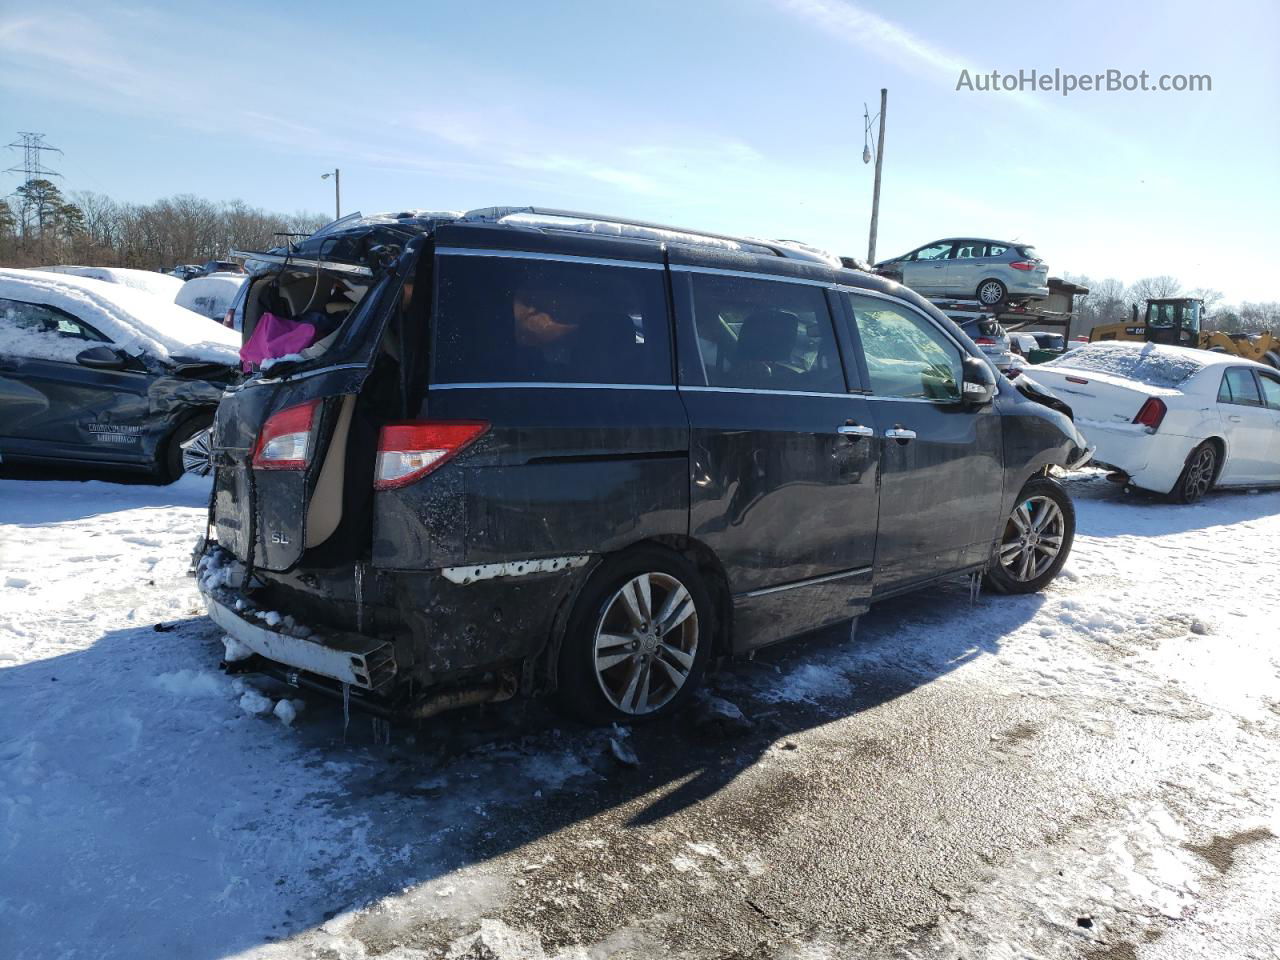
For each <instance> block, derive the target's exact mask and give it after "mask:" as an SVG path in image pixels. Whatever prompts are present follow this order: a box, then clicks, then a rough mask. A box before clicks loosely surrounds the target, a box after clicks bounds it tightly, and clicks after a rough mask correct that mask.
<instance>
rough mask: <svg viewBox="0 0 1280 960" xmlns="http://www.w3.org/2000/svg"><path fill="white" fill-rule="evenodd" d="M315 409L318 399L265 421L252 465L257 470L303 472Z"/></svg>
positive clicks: (308, 449)
mask: <svg viewBox="0 0 1280 960" xmlns="http://www.w3.org/2000/svg"><path fill="white" fill-rule="evenodd" d="M318 409H320V401H319V400H318V399H317V400H308V401H307V402H306V403H300V404H298V405H297V406H293V407H285V408H284V409H283V410H281V411H280V412H279V413H273V414H272V415H271V416H270V417H268V418H267V422H266V423H264V424H263V425H262V430H261V431H260V432H259V433H258V447H257V449H256V450H254V451H253V465H254V466H255V467H257V468H258V469H259V470H305V469H306V466H307V459H308V457H309V456H310V454H311V427H312V425H313V424H314V423H315V418H316V411H317V410H318Z"/></svg>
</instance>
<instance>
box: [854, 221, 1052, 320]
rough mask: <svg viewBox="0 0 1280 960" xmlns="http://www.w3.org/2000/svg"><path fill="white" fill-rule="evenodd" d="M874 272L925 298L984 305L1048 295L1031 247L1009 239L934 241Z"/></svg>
mask: <svg viewBox="0 0 1280 960" xmlns="http://www.w3.org/2000/svg"><path fill="white" fill-rule="evenodd" d="M875 270H876V273H879V274H881V275H884V276H890V277H893V278H894V279H899V280H900V281H901V283H903V284H904V285H906V286H908V287H910V288H911V289H912V290H915V291H916V292H917V293H920V294H923V295H924V296H926V297H964V298H972V299H976V300H978V301H979V302H980V303H982V304H984V305H985V306H994V305H995V304H998V303H1004V302H1005V301H1009V300H1012V301H1019V300H1035V299H1044V298H1045V297H1048V296H1049V267H1048V265H1047V264H1046V263H1045V262H1044V261H1043V260H1041V259H1040V258H1039V257H1037V256H1036V250H1035V247H1033V246H1031V245H1030V244H1027V243H1014V242H1012V241H1009V240H982V239H974V238H958V237H951V238H950V239H946V240H935V241H934V242H933V243H930V244H926V245H925V246H923V247H917V248H916V249H915V250H912V251H911V252H910V253H906V254H903V255H902V256H900V257H895V258H894V259H892V260H883V261H881V262H880V263H877V264H876V266H875Z"/></svg>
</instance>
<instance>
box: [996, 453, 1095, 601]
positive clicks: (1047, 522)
mask: <svg viewBox="0 0 1280 960" xmlns="http://www.w3.org/2000/svg"><path fill="white" fill-rule="evenodd" d="M1046 503H1051V504H1052V505H1053V506H1054V507H1056V510H1057V513H1056V514H1054V513H1053V511H1052V510H1048V509H1045V510H1044V513H1041V509H1042V508H1043V505H1044V504H1046ZM1029 504H1030V505H1031V506H1030V509H1028V505H1029ZM1037 522H1042V523H1043V524H1044V525H1043V526H1042V527H1040V528H1039V529H1038V530H1036V529H1031V530H1030V531H1029V532H1028V531H1024V529H1023V527H1024V525H1025V526H1027V527H1029V528H1034V527H1035V525H1036V523H1037ZM1050 530H1052V531H1053V532H1052V533H1046V531H1050ZM1075 536H1076V508H1075V505H1074V504H1073V503H1072V502H1071V496H1070V495H1069V494H1068V493H1067V491H1066V490H1064V489H1063V488H1062V485H1061V484H1060V483H1058V482H1057V481H1056V480H1051V479H1049V478H1048V477H1036V478H1035V479H1034V480H1031V481H1030V482H1028V483H1027V485H1026V486H1025V487H1023V488H1022V492H1021V493H1019V494H1018V499H1017V501H1016V503H1015V504H1014V508H1013V511H1012V513H1011V514H1010V515H1009V517H1008V518H1007V519H1006V520H1005V523H1004V526H1003V527H1002V528H1001V530H1000V539H999V541H998V542H997V543H996V547H995V550H994V551H992V555H991V563H990V564H989V565H988V567H987V574H986V577H985V583H986V585H987V586H988V587H990V588H991V589H992V590H995V591H996V592H997V593H1037V592H1039V591H1040V590H1043V589H1044V588H1045V587H1046V586H1047V585H1048V584H1049V582H1050V581H1051V580H1053V578H1054V577H1056V576H1057V575H1058V573H1059V572H1060V571H1061V570H1062V565H1063V564H1064V563H1066V562H1067V557H1068V555H1070V553H1071V544H1072V542H1073V541H1074V540H1075ZM1055 538H1056V546H1057V552H1056V553H1053V554H1052V555H1050V552H1049V549H1050V548H1052V547H1053V546H1054V541H1055ZM1028 557H1029V558H1030V560H1027V559H1025V558H1028ZM1045 560H1050V561H1051V562H1049V563H1048V565H1047V566H1044V565H1043V563H1044V561H1045Z"/></svg>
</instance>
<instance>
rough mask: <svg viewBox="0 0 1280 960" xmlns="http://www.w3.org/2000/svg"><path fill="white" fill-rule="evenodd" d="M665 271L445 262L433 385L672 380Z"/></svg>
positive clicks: (462, 259) (472, 259)
mask: <svg viewBox="0 0 1280 960" xmlns="http://www.w3.org/2000/svg"><path fill="white" fill-rule="evenodd" d="M663 276H664V275H663V271H662V270H661V269H646V268H641V267H610V266H599V265H596V264H587V263H573V262H567V261H566V262H561V261H552V260H540V259H532V258H531V259H525V258H517V257H500V256H492V257H491V256H444V257H441V258H440V279H439V282H438V284H437V287H438V290H437V300H436V308H435V322H434V333H433V340H432V382H433V383H486V382H503V381H514V382H521V383H525V382H533V383H538V382H543V383H557V382H559V383H644V384H652V383H656V384H669V383H671V334H670V328H669V326H668V320H667V299H666V283H665V282H664V279H663Z"/></svg>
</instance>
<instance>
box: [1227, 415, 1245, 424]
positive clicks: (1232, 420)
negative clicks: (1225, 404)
mask: <svg viewBox="0 0 1280 960" xmlns="http://www.w3.org/2000/svg"><path fill="white" fill-rule="evenodd" d="M1227 419H1228V420H1230V421H1231V422H1232V423H1239V422H1240V420H1241V419H1242V418H1241V417H1236V416H1230V417H1227Z"/></svg>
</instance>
